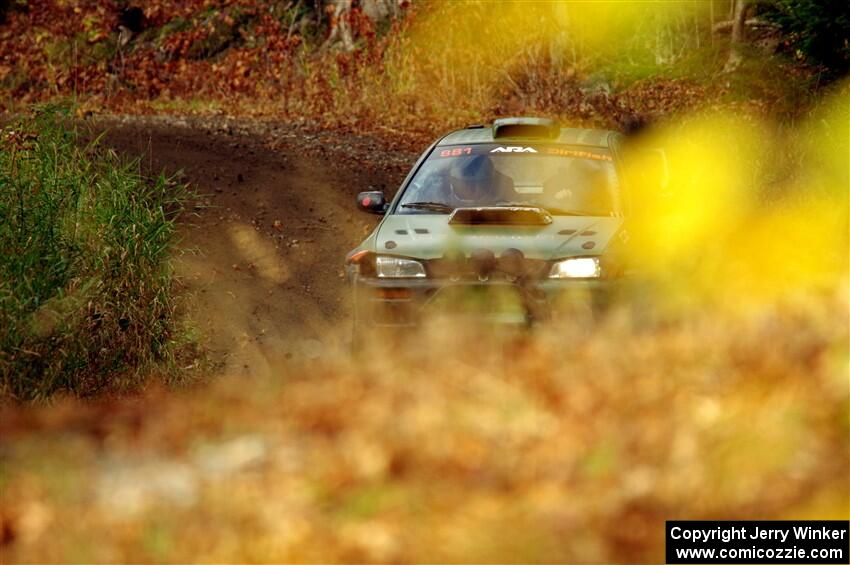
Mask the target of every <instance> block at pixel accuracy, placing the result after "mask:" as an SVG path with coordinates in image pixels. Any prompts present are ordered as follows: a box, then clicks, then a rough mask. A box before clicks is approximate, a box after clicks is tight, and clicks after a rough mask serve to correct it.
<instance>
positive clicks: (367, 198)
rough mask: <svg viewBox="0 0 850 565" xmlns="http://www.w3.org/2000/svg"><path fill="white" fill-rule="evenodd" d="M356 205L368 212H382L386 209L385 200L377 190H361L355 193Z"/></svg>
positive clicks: (382, 194)
mask: <svg viewBox="0 0 850 565" xmlns="http://www.w3.org/2000/svg"><path fill="white" fill-rule="evenodd" d="M357 207H358V208H360V209H361V210H363V211H364V212H369V213H370V214H383V213H384V212H385V211H386V210H387V200H386V199H385V198H384V193H383V192H381V191H379V190H375V191H369V192H361V193H360V194H358V195H357Z"/></svg>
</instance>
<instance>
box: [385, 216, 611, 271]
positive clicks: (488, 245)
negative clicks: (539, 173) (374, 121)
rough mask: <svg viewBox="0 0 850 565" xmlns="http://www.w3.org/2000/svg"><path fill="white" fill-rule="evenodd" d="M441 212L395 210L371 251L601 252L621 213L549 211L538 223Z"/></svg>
mask: <svg viewBox="0 0 850 565" xmlns="http://www.w3.org/2000/svg"><path fill="white" fill-rule="evenodd" d="M448 220H449V216H448V215H445V214H393V215H390V216H387V217H386V218H385V219H384V221H383V222H382V223H381V227H380V228H379V230H378V233H377V234H376V238H375V251H376V252H378V253H387V254H393V255H404V256H407V257H414V258H416V259H435V258H438V257H442V256H443V255H445V254H446V253H447V252H462V253H464V254H469V253H470V252H472V251H474V250H476V249H489V250H491V251H493V253H495V254H496V255H498V254H500V253H501V252H502V251H504V250H506V249H510V248H515V249H519V250H520V251H522V252H523V254H524V255H525V256H526V257H528V258H529V259H546V260H548V259H558V258H561V257H572V256H576V255H585V256H588V255H591V256H592V255H599V254H601V253H602V252H603V251H604V250H605V248H606V247H607V245H608V242H609V241H610V240H611V238H612V237H613V236H614V235H615V234H616V233H617V231H618V230H619V229H620V228H621V227H622V224H623V220H622V218H613V217H609V216H601V217H600V216H553V217H552V223H551V224H547V225H542V226H537V225H535V226H509V225H450V224H449V223H448Z"/></svg>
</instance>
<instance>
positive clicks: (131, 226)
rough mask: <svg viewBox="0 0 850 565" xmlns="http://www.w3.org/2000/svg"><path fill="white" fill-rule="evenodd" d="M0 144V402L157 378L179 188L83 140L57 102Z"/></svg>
mask: <svg viewBox="0 0 850 565" xmlns="http://www.w3.org/2000/svg"><path fill="white" fill-rule="evenodd" d="M0 144H2V151H0V186H1V187H2V190H0V219H2V222H0V395H2V396H3V397H7V398H12V399H16V400H22V401H33V400H42V399H45V398H47V397H49V396H50V395H52V394H55V393H57V392H59V391H66V392H68V393H71V394H75V395H79V396H88V395H92V394H95V393H98V392H102V391H107V390H122V389H128V388H132V387H134V386H137V385H139V384H140V383H141V382H142V381H143V380H144V379H145V378H146V376H147V375H149V374H150V373H151V371H153V370H156V371H157V372H161V373H162V374H168V373H169V367H173V366H174V363H173V361H174V356H175V354H176V351H177V350H178V347H177V345H178V342H179V341H180V340H179V338H178V337H177V336H176V332H175V322H174V311H175V300H174V298H173V295H172V270H171V265H170V263H169V261H168V254H169V251H170V249H171V246H172V244H173V243H174V240H175V225H174V223H175V219H176V217H177V216H178V214H179V213H180V211H181V210H182V209H183V204H184V202H185V201H186V199H187V198H188V197H189V196H190V193H189V191H188V189H187V187H186V186H184V185H181V184H178V183H176V182H175V181H174V179H173V178H169V177H166V176H164V175H160V176H159V177H157V178H153V179H148V178H145V177H143V176H142V175H140V173H139V167H138V162H136V161H126V160H122V159H120V158H119V157H118V156H117V155H116V154H115V153H114V152H113V151H110V150H107V149H105V148H103V147H101V146H100V145H99V144H98V141H97V140H95V141H93V142H91V143H89V144H84V143H83V142H82V140H81V136H80V133H79V132H78V130H77V129H76V127H75V126H73V125H71V123H70V121H69V111H68V110H67V109H66V108H63V107H60V106H42V107H39V108H36V109H35V110H34V112H33V113H32V114H31V115H28V116H25V117H22V118H19V119H17V120H16V121H14V122H13V123H11V124H10V125H7V126H6V127H5V128H4V129H3V130H2V137H0ZM116 375H117V377H116Z"/></svg>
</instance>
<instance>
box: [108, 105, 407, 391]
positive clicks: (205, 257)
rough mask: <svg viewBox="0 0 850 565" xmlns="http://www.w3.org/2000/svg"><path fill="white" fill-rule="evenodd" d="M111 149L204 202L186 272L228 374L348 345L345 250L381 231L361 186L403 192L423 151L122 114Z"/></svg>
mask: <svg viewBox="0 0 850 565" xmlns="http://www.w3.org/2000/svg"><path fill="white" fill-rule="evenodd" d="M100 126H104V128H105V129H106V130H107V134H106V137H105V141H104V143H106V144H107V145H108V146H110V147H113V148H115V150H116V151H118V152H120V153H124V154H127V155H129V156H132V157H141V158H142V166H143V169H145V170H147V171H153V172H159V171H166V172H168V173H171V174H173V173H175V172H177V171H179V170H182V175H183V180H185V181H186V182H189V183H190V184H191V185H192V186H193V187H194V188H195V189H196V190H197V192H198V193H199V194H200V195H201V198H200V199H199V201H198V202H197V203H196V205H195V206H194V210H193V212H192V213H191V214H188V215H187V216H186V217H184V218H183V219H182V222H181V226H180V235H181V238H182V243H181V248H182V251H181V253H180V254H179V256H178V257H177V260H176V268H177V274H178V277H179V281H180V285H181V286H182V287H183V289H184V290H185V294H184V295H185V296H186V297H187V310H188V311H187V314H188V318H189V320H190V323H191V325H192V326H194V327H195V328H197V329H199V330H200V331H201V332H202V334H203V336H202V342H203V343H205V345H206V346H207V347H208V348H209V352H210V354H211V355H210V356H211V358H212V360H213V361H214V362H216V363H217V364H220V365H221V366H222V368H223V369H224V371H226V372H227V373H229V374H234V373H235V374H241V373H250V374H258V373H261V372H263V371H264V370H265V369H266V368H267V367H269V366H270V365H273V364H275V361H276V360H280V359H282V358H291V357H298V356H304V357H307V358H313V357H316V356H319V355H322V354H323V353H324V352H325V351H326V348H339V347H343V346H344V345H345V340H346V339H348V334H349V332H348V328H349V322H348V311H349V309H348V304H347V292H346V282H345V279H344V278H343V270H342V267H343V260H344V256H345V253H346V252H347V251H349V250H350V249H352V248H353V247H354V246H355V245H356V244H357V243H358V242H359V241H360V239H362V237H363V236H364V235H365V234H366V233H368V231H369V230H370V229H371V228H372V226H374V224H375V222H376V218H375V217H372V216H368V215H366V214H362V213H360V212H358V211H357V209H356V207H355V203H354V197H355V195H356V194H357V193H358V192H359V191H361V190H369V189H375V190H386V191H388V192H390V193H392V192H394V191H395V189H396V188H397V186H398V184H399V183H400V182H401V180H402V179H403V176H404V174H405V173H406V170H407V168H408V167H409V166H410V164H412V161H413V160H414V159H415V155H414V154H411V153H409V152H396V151H393V149H392V148H389V147H387V146H386V145H382V144H381V143H380V142H378V141H376V140H374V139H368V138H352V137H345V138H342V136H340V135H339V134H336V135H335V134H331V133H323V132H318V133H308V132H305V131H303V130H299V129H297V128H287V127H285V126H281V125H275V124H269V123H260V122H250V121H248V122H246V121H241V122H233V121H228V120H226V119H220V120H210V119H205V120H200V119H197V120H194V121H191V120H185V119H177V120H175V119H167V118H132V119H131V118H123V119H110V120H105V121H101V122H98V127H100Z"/></svg>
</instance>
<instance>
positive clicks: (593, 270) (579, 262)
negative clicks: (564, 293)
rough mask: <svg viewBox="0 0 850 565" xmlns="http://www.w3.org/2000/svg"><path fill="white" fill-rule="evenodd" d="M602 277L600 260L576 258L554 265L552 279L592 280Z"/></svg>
mask: <svg viewBox="0 0 850 565" xmlns="http://www.w3.org/2000/svg"><path fill="white" fill-rule="evenodd" d="M599 275H600V269H599V259H597V258H596V257H576V258H574V259H565V260H563V261H558V262H557V263H555V264H554V265H552V270H551V271H550V272H549V278H550V279H592V278H596V277H598V276H599Z"/></svg>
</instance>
